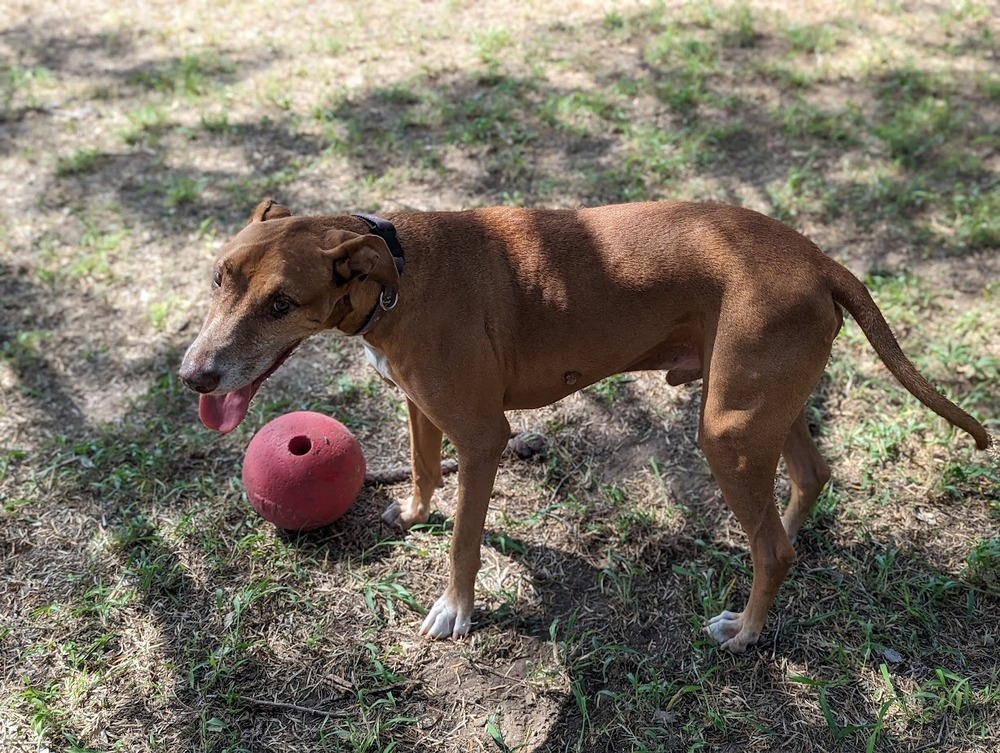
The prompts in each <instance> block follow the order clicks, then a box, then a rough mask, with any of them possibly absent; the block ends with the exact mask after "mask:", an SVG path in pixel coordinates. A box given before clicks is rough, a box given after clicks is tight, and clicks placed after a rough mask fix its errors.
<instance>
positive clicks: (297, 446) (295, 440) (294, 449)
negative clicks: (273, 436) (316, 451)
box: [288, 437, 312, 455]
mask: <svg viewBox="0 0 1000 753" xmlns="http://www.w3.org/2000/svg"><path fill="white" fill-rule="evenodd" d="M311 449H312V441H311V440H310V439H309V437H292V438H291V439H289V440H288V451H289V452H290V453H292V454H293V455H305V454H306V453H307V452H309V450H311Z"/></svg>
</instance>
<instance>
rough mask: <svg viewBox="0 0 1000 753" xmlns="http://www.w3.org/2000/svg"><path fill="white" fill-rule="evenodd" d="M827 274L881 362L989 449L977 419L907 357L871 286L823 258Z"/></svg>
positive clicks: (912, 391)
mask: <svg viewBox="0 0 1000 753" xmlns="http://www.w3.org/2000/svg"><path fill="white" fill-rule="evenodd" d="M824 259H825V261H826V265H825V266H826V270H825V271H826V277H827V279H828V280H829V281H830V285H831V287H832V290H833V300H835V301H836V302H837V303H839V304H840V305H841V306H843V307H844V308H845V309H847V310H848V311H849V312H850V313H851V316H853V317H854V320H855V321H856V322H857V323H858V326H860V327H861V331H862V332H864V333H865V337H867V338H868V342H870V343H871V344H872V347H873V348H875V352H876V353H878V356H879V358H881V359H882V363H884V364H885V365H886V367H888V369H889V371H890V372H892V375H893V376H894V377H896V379H898V380H899V383H900V384H902V385H903V386H904V387H905V388H906V389H907V390H908V391H909V392H910V394H911V395H913V396H914V397H915V398H917V400H919V401H920V402H922V403H923V404H924V405H926V406H927V407H928V408H930V409H931V410H932V411H934V412H935V413H937V414H938V415H939V416H941V418H943V419H944V420H945V421H947V422H948V423H950V424H952V425H953V426H957V427H958V428H959V429H962V430H964V431H967V432H968V433H969V434H971V435H972V437H973V439H975V440H976V446H977V447H978V448H979V449H980V450H985V449H987V448H988V447H989V446H990V444H991V443H992V442H993V438H992V437H990V435H989V433H988V432H987V431H986V429H985V428H984V427H983V425H982V424H981V423H979V422H978V421H977V420H976V419H974V418H973V417H972V416H970V415H969V414H968V413H966V412H965V411H964V410H962V409H961V408H959V407H958V406H957V405H955V404H954V403H953V402H951V401H950V400H949V399H948V398H946V397H945V396H944V395H942V394H941V393H940V392H938V391H937V390H936V389H934V387H933V386H932V385H931V383H930V382H928V381H927V380H926V379H925V378H924V376H923V375H922V374H921V373H920V372H919V371H917V369H916V367H915V366H914V365H913V364H912V363H911V362H910V359H908V358H907V357H906V355H905V354H904V353H903V351H902V349H901V348H900V347H899V343H898V342H896V337H895V336H894V335H893V334H892V330H891V329H889V325H888V323H887V322H886V321H885V317H883V316H882V312H881V311H879V308H878V306H877V305H876V304H875V301H874V300H872V297H871V294H870V293H869V292H868V289H867V288H866V287H865V286H864V285H863V284H862V283H861V281H860V280H859V279H858V278H857V277H855V276H854V275H853V274H851V272H850V271H849V270H848V269H846V268H845V267H843V266H841V265H840V264H838V263H837V262H835V261H834V260H833V259H830V258H829V257H824Z"/></svg>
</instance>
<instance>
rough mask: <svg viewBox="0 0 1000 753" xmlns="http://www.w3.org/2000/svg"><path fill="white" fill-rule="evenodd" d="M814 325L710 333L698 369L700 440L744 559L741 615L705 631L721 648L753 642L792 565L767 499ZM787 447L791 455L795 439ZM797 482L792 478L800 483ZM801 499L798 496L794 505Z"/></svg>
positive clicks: (813, 361) (814, 361)
mask: <svg viewBox="0 0 1000 753" xmlns="http://www.w3.org/2000/svg"><path fill="white" fill-rule="evenodd" d="M786 321H793V322H794V323H793V324H792V325H786V323H785V322H786ZM808 321H809V320H808V319H807V320H806V322H808ZM813 321H814V324H815V325H816V327H815V330H816V331H814V332H809V331H808V329H809V328H808V327H806V326H805V325H804V324H803V321H802V320H791V319H790V318H789V319H785V318H772V319H770V320H769V321H765V322H761V323H758V325H757V326H753V325H754V324H755V323H754V322H749V323H747V322H743V323H739V325H738V326H731V327H730V328H729V329H728V330H727V331H726V332H719V333H718V334H717V335H716V338H715V342H714V344H713V347H712V357H711V358H710V359H709V363H708V364H707V369H706V370H705V378H704V387H703V390H704V391H703V398H702V415H701V426H700V431H699V438H698V439H699V444H700V445H701V447H702V449H703V451H704V452H705V456H706V457H707V459H708V462H709V465H710V467H711V469H712V473H713V475H714V476H715V480H716V481H717V482H718V484H719V486H720V488H721V489H722V494H723V496H724V497H725V499H726V503H727V504H728V505H729V507H730V509H732V511H733V513H734V514H735V515H736V517H737V519H738V520H739V521H740V525H741V526H742V527H743V530H744V531H745V532H746V535H747V538H748V540H749V544H750V557H751V560H752V562H753V583H752V585H751V588H750V598H749V599H748V600H747V604H746V606H745V607H744V608H743V611H742V612H728V611H726V612H722V614H720V615H718V616H716V617H714V618H712V619H711V620H710V621H709V623H708V625H707V626H706V630H707V631H708V633H709V634H710V635H711V636H712V637H713V638H715V639H716V640H717V641H718V642H719V643H720V644H721V645H722V647H723V648H726V649H728V650H730V651H735V652H740V651H744V650H745V649H746V648H747V647H749V646H752V645H753V644H754V643H756V642H757V639H758V637H759V636H760V632H761V630H762V629H763V627H764V621H765V619H766V617H767V613H768V610H769V609H770V607H771V604H772V603H773V602H774V598H775V596H776V595H777V593H778V589H779V588H780V586H781V583H782V581H784V579H785V575H786V574H787V573H788V570H789V568H790V567H791V565H792V563H793V562H794V561H795V550H794V549H793V548H792V543H791V541H790V540H789V538H788V534H787V533H786V532H785V528H784V526H782V523H781V518H780V517H779V515H778V509H777V507H776V505H775V501H774V475H775V470H776V468H777V465H778V459H779V458H780V456H781V453H782V450H783V448H784V447H785V446H786V442H787V441H788V439H787V438H788V436H789V433H790V432H791V431H792V427H793V424H797V422H799V421H800V420H802V421H804V419H800V418H799V417H800V416H801V411H802V405H803V404H804V403H805V400H806V398H807V397H808V395H809V393H810V392H811V391H812V389H813V387H814V386H815V384H816V383H817V382H818V381H819V377H820V375H821V374H822V371H823V367H824V366H825V365H826V358H827V355H828V354H829V344H830V339H827V337H826V336H825V335H826V334H827V328H826V327H825V326H823V322H822V321H820V320H813ZM801 428H802V426H801V425H800V426H798V429H797V431H798V430H800V429H801ZM798 436H799V435H798V434H796V437H798ZM792 441H793V446H794V447H795V448H796V449H800V448H799V444H795V443H796V442H797V440H792ZM796 459H798V456H796ZM794 463H795V461H794V460H793V464H794ZM796 468H797V470H796V472H798V471H799V470H800V469H799V468H798V466H796ZM803 476H804V474H798V476H797V478H798V480H799V482H801V481H802V479H803ZM806 503H807V499H806V496H805V495H803V496H802V497H801V498H800V504H806ZM808 504H811V500H808ZM797 510H798V508H794V509H793V515H794V514H797V513H796V512H795V511H797Z"/></svg>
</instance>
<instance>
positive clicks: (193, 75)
mask: <svg viewBox="0 0 1000 753" xmlns="http://www.w3.org/2000/svg"><path fill="white" fill-rule="evenodd" d="M234 70H235V66H234V65H233V64H232V63H231V62H229V61H228V60H226V58H224V57H223V56H221V55H220V54H219V53H218V52H216V51H214V50H206V51H204V52H198V53H188V54H186V55H183V56H181V57H179V58H175V59H173V60H171V61H169V62H167V63H165V64H163V65H159V66H155V67H153V68H150V69H148V70H143V71H138V72H136V73H134V74H133V75H132V77H131V78H130V83H131V84H133V85H135V86H141V87H145V88H147V89H152V90H154V91H158V92H165V93H172V94H184V95H186V96H188V97H195V96H199V95H202V94H205V93H206V92H207V91H208V90H209V88H210V87H211V86H217V85H218V84H219V83H221V81H222V79H223V78H224V77H225V76H226V75H228V74H230V73H232V72H233V71H234Z"/></svg>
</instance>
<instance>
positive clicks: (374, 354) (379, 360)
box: [362, 342, 396, 384]
mask: <svg viewBox="0 0 1000 753" xmlns="http://www.w3.org/2000/svg"><path fill="white" fill-rule="evenodd" d="M362 345H363V346H364V349H365V357H367V358H368V363H370V364H371V365H372V366H374V367H375V371H377V372H378V373H379V374H381V375H382V378H383V379H385V380H386V381H387V382H390V383H391V384H396V383H395V382H394V381H393V379H392V377H391V376H390V375H389V359H387V358H386V357H385V353H383V352H382V351H381V350H379V349H378V348H373V347H372V346H371V345H369V344H368V343H366V342H363V343H362Z"/></svg>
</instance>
